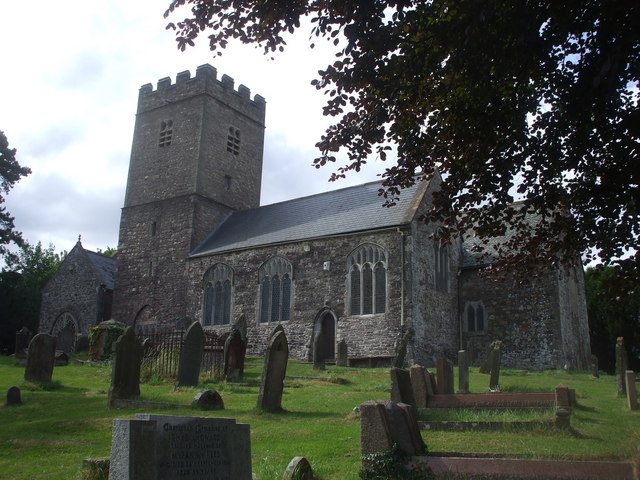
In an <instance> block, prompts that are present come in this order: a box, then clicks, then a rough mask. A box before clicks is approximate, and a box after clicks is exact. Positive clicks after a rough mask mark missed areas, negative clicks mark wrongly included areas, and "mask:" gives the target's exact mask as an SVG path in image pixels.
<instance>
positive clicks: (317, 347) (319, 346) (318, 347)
mask: <svg viewBox="0 0 640 480" xmlns="http://www.w3.org/2000/svg"><path fill="white" fill-rule="evenodd" d="M323 347H324V333H322V332H321V331H320V332H318V333H316V335H315V338H314V339H313V369H314V370H324V348H323Z"/></svg>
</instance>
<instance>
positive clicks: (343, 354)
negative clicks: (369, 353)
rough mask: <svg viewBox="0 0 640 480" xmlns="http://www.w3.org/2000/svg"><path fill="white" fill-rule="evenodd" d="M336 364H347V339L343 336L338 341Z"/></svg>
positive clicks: (344, 365)
mask: <svg viewBox="0 0 640 480" xmlns="http://www.w3.org/2000/svg"><path fill="white" fill-rule="evenodd" d="M336 365H337V366H338V367H346V366H348V365H349V347H348V346H347V341H346V340H345V339H344V338H343V339H342V340H340V341H339V342H338V356H337V358H336Z"/></svg>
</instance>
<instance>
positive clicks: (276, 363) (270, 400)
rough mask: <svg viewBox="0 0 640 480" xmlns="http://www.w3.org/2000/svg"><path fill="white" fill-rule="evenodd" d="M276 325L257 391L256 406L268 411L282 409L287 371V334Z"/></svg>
mask: <svg viewBox="0 0 640 480" xmlns="http://www.w3.org/2000/svg"><path fill="white" fill-rule="evenodd" d="M278 327H279V328H278ZM278 327H276V329H275V330H274V332H273V335H272V336H271V339H270V340H269V345H268V346H267V353H266V355H265V358H264V367H263V368H262V378H261V381H260V392H259V393H258V408H261V409H263V410H266V411H268V412H278V411H281V410H282V392H283V390H284V377H285V375H286V373H287V362H288V361H289V344H288V343H287V336H286V335H285V333H284V329H283V328H282V326H281V325H279V326H278Z"/></svg>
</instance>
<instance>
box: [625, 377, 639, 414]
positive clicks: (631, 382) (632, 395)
mask: <svg viewBox="0 0 640 480" xmlns="http://www.w3.org/2000/svg"><path fill="white" fill-rule="evenodd" d="M625 377H626V378H625V381H626V382H625V383H626V385H627V404H628V405H629V410H637V409H638V394H637V393H636V373H635V372H634V371H633V370H627V371H626V375H625Z"/></svg>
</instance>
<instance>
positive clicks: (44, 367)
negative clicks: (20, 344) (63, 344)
mask: <svg viewBox="0 0 640 480" xmlns="http://www.w3.org/2000/svg"><path fill="white" fill-rule="evenodd" d="M55 359H56V337H54V336H52V335H47V334H46V333H39V334H37V335H36V336H35V337H33V338H32V339H31V342H30V343H29V351H28V353H27V366H26V368H25V371H24V379H25V380H26V381H28V382H50V381H51V376H52V375H53V365H54V363H55Z"/></svg>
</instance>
